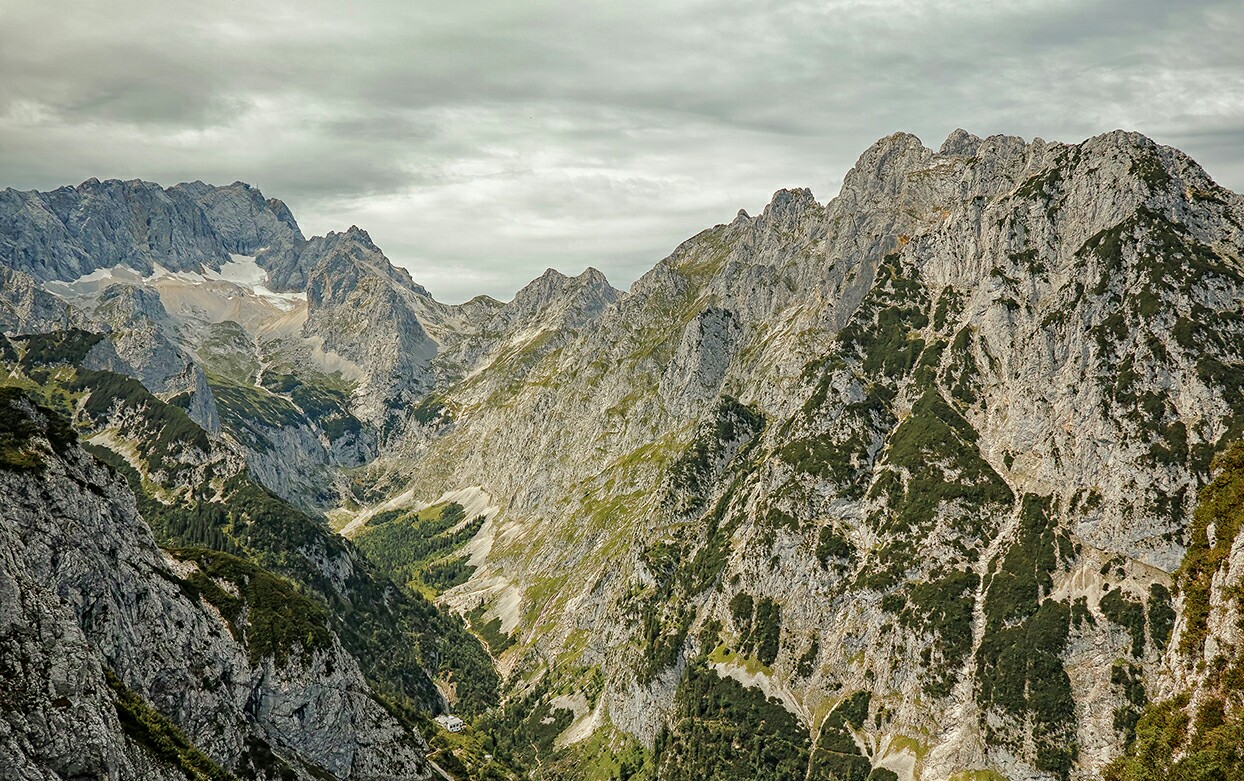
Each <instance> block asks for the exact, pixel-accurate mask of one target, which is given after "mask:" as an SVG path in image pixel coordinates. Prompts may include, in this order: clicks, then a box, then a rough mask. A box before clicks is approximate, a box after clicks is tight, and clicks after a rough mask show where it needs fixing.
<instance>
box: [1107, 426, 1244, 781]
mask: <svg viewBox="0 0 1244 781" xmlns="http://www.w3.org/2000/svg"><path fill="white" fill-rule="evenodd" d="M1214 466H1215V471H1216V473H1217V474H1216V475H1215V476H1214V480H1213V482H1211V483H1210V484H1209V485H1207V486H1206V487H1205V488H1203V489H1202V490H1201V494H1200V501H1199V504H1198V506H1197V509H1196V515H1195V517H1194V520H1193V522H1192V529H1191V541H1190V542H1189V545H1188V553H1187V556H1186V557H1185V558H1184V561H1183V564H1182V565H1180V568H1179V571H1178V572H1177V573H1176V574H1175V586H1176V589H1177V592H1176V593H1177V595H1178V602H1177V607H1178V609H1179V610H1178V616H1179V617H1178V620H1177V621H1176V622H1175V625H1174V634H1173V635H1172V637H1171V644H1170V650H1169V652H1168V654H1167V657H1166V659H1165V660H1164V665H1163V670H1162V674H1161V675H1160V676H1158V679H1157V683H1158V685H1157V687H1155V688H1156V689H1157V694H1158V695H1160V697H1155V698H1154V699H1155V700H1157V701H1156V702H1154V704H1152V705H1150V706H1149V707H1147V708H1146V709H1145V711H1144V713H1143V715H1142V716H1141V717H1140V719H1139V721H1138V723H1136V725H1135V732H1136V737H1135V744H1134V746H1132V747H1131V748H1130V750H1129V751H1128V756H1127V757H1126V758H1123V759H1120V760H1118V761H1116V762H1115V763H1114V764H1112V765H1111V766H1110V767H1109V768H1108V769H1107V771H1106V774H1105V775H1106V778H1108V779H1110V780H1111V781H1133V779H1146V778H1175V779H1184V778H1188V779H1213V778H1223V779H1234V778H1241V777H1244V589H1242V588H1241V583H1242V582H1244V535H1241V534H1240V531H1241V529H1242V528H1244V444H1239V443H1237V444H1236V445H1235V446H1234V447H1232V449H1231V450H1229V451H1227V452H1226V453H1224V454H1222V455H1221V456H1220V457H1219V458H1218V459H1217V460H1216V461H1215V464H1214ZM1172 617H1173V616H1172ZM1129 683H1130V682H1129ZM1134 685H1135V684H1132V686H1133V687H1134Z"/></svg>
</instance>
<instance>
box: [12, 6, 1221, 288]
mask: <svg viewBox="0 0 1244 781" xmlns="http://www.w3.org/2000/svg"><path fill="white" fill-rule="evenodd" d="M1240 29H1244V7H1241V6H1240V4H1239V3H1238V2H1234V1H1227V0H1223V1H1222V2H1210V1H1208V0H1207V1H1204V2H1185V3H1170V2H1156V0H1126V1H1125V0H1112V1H1110V2H1105V1H1099V2H1085V1H1084V0H1074V1H1073V0H1014V1H1012V2H990V1H987V0H923V1H922V2H914V1H912V0H816V1H815V2H813V1H804V0H769V1H767V2H766V1H765V0H750V1H747V2H745V1H744V0H716V1H714V2H710V1H709V0H681V1H679V2H674V1H672V0H666V2H659V3H658V2H647V3H639V2H637V3H629V4H621V3H615V2H592V1H591V0H578V1H577V2H568V1H566V0H524V2H521V3H515V2H513V1H512V0H480V1H478V2H472V3H469V4H459V5H458V6H445V5H443V4H433V3H429V2H426V1H420V2H409V0H392V1H391V2H371V3H365V4H362V3H360V4H345V5H343V4H339V3H328V2H322V1H320V0H314V1H312V2H306V1H304V2H299V3H296V4H295V3H239V2H234V0H200V2H196V3H193V4H191V3H181V2H167V0H164V1H163V2H156V1H155V0H138V1H137V2H134V1H131V2H120V1H119V0H76V1H75V2H65V1H64V0H49V2H46V3H29V2H17V0H0V74H2V76H3V78H0V185H9V186H14V187H19V188H32V187H33V188H40V189H43V188H50V187H55V186H57V185H60V184H65V183H73V182H78V181H81V180H83V179H85V178H87V177H90V176H97V177H100V178H104V177H120V178H144V179H150V180H154V181H159V182H161V183H164V184H171V183H174V182H177V181H183V180H187V179H204V180H206V181H214V182H220V183H227V182H231V181H233V180H235V179H242V180H245V181H249V182H252V183H254V184H256V185H258V186H259V187H260V188H261V189H263V191H264V192H265V193H266V194H267V195H269V196H276V197H280V198H283V199H284V200H286V201H287V202H288V203H289V204H290V206H291V207H292V208H293V209H294V212H295V214H296V215H297V216H298V218H299V220H300V222H301V223H303V227H304V230H306V231H308V232H316V233H319V232H324V231H326V230H332V229H340V228H343V227H345V226H348V225H350V224H352V223H353V224H359V225H362V226H364V227H366V228H367V229H368V230H369V232H370V233H371V234H372V236H373V238H375V239H376V241H377V243H379V244H380V246H382V247H383V248H384V249H385V251H386V253H387V254H388V255H389V256H390V257H391V258H392V259H393V260H394V261H395V262H397V263H400V264H402V265H405V266H407V267H409V268H410V269H411V270H412V272H413V273H414V274H415V276H416V278H418V279H419V280H420V281H421V282H423V283H425V284H426V285H428V286H429V287H430V288H431V289H432V290H433V291H434V292H435V293H437V294H438V296H440V297H442V298H445V299H447V300H461V299H464V298H467V297H470V296H471V295H474V294H476V293H490V294H492V295H496V296H498V297H508V296H509V295H510V294H512V293H513V291H514V290H515V289H517V288H518V287H520V286H521V285H522V284H523V283H524V282H526V281H527V280H528V279H530V278H532V277H533V276H535V275H536V274H538V273H539V272H540V271H542V270H543V269H544V268H545V267H546V266H554V267H558V268H561V269H562V270H564V271H567V272H572V273H573V272H577V271H578V270H580V269H581V268H582V267H584V266H586V265H589V264H590V265H596V266H598V267H600V268H602V269H603V270H605V271H606V273H607V274H609V276H610V278H611V279H612V280H613V281H614V282H615V284H629V282H630V281H631V280H632V279H634V278H635V277H636V276H637V275H638V274H640V273H642V271H644V270H645V269H647V268H648V267H650V266H651V265H652V264H653V263H654V262H655V261H656V260H658V259H659V258H660V257H662V256H663V255H665V254H666V253H668V251H669V250H670V249H672V248H673V247H674V246H675V245H676V244H677V243H678V242H679V241H681V240H682V239H683V238H685V237H686V236H688V235H691V234H693V233H695V232H697V231H698V230H700V229H701V228H703V227H707V226H709V225H712V224H714V223H716V222H722V221H726V220H729V219H730V218H731V217H732V216H733V214H734V212H735V211H736V210H737V209H738V208H740V207H744V208H747V209H748V210H750V211H756V210H757V209H759V208H760V207H761V206H763V204H764V203H765V202H766V201H767V200H768V197H769V195H770V194H771V193H772V191H773V190H775V189H777V188H779V187H785V186H809V187H811V188H812V189H813V190H814V192H816V194H817V195H818V196H819V197H821V198H822V199H824V198H826V197H829V196H831V195H832V194H833V193H834V192H835V191H836V189H837V187H838V186H839V184H840V181H841V177H842V175H843V173H845V171H846V170H847V168H849V167H850V165H851V164H852V162H853V161H854V159H855V157H856V156H857V155H858V154H859V152H860V151H862V150H863V149H864V148H865V147H866V146H867V145H868V144H869V143H871V142H872V141H874V140H875V139H876V138H878V137H880V136H883V135H885V134H888V133H890V132H893V131H894V130H899V129H903V130H909V131H912V132H915V133H917V134H918V135H920V136H921V137H922V138H923V139H924V140H925V142H926V143H928V144H930V145H936V144H938V143H940V140H941V139H942V138H943V137H944V136H945V135H946V134H947V133H949V132H950V131H951V130H952V129H954V128H955V127H959V126H962V127H966V128H968V129H969V130H971V131H973V132H976V133H978V134H989V133H1013V134H1018V135H1024V136H1028V137H1031V136H1042V137H1044V138H1050V139H1061V140H1069V141H1074V140H1079V139H1081V138H1084V137H1086V136H1088V135H1092V134H1095V133H1099V132H1104V131H1107V130H1111V129H1114V128H1115V127H1125V128H1128V129H1135V130H1140V131H1142V132H1145V133H1148V134H1149V135H1151V136H1153V137H1154V138H1156V139H1157V140H1159V141H1162V142H1164V143H1171V144H1174V145H1176V146H1180V147H1181V148H1183V149H1184V150H1185V151H1187V152H1188V153H1189V154H1191V155H1193V157H1195V158H1197V159H1198V160H1199V161H1200V162H1201V163H1202V164H1203V165H1205V166H1206V168H1207V169H1208V170H1209V171H1210V173H1211V174H1212V175H1214V176H1215V178H1217V179H1218V180H1219V181H1220V182H1222V183H1223V184H1225V185H1227V186H1229V187H1233V188H1234V189H1241V188H1244V156H1242V155H1241V153H1240V150H1241V145H1240V142H1241V140H1242V138H1244V55H1242V54H1241V52H1240V49H1241V47H1239V45H1238V40H1236V36H1235V32H1236V31H1238V30H1240Z"/></svg>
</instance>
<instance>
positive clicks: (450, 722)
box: [434, 713, 466, 732]
mask: <svg viewBox="0 0 1244 781" xmlns="http://www.w3.org/2000/svg"><path fill="white" fill-rule="evenodd" d="M434 721H436V723H437V724H439V725H441V726H442V727H444V728H445V729H447V730H449V731H450V732H461V731H462V728H463V727H465V726H466V722H464V721H463V720H462V719H460V718H458V717H457V716H451V715H450V714H448V713H442V714H441V715H439V716H437V717H436V718H435V719H434Z"/></svg>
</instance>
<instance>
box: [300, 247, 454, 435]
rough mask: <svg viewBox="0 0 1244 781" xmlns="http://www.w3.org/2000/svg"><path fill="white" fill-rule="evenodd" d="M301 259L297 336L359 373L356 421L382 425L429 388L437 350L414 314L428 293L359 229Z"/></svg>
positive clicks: (311, 248) (307, 250) (310, 252)
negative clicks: (304, 270)
mask: <svg viewBox="0 0 1244 781" xmlns="http://www.w3.org/2000/svg"><path fill="white" fill-rule="evenodd" d="M303 257H304V258H305V259H309V260H307V262H308V263H309V264H310V267H311V270H310V272H309V273H308V278H307V305H308V314H307V321H306V324H305V325H304V326H303V335H304V336H309V337H315V338H316V339H318V340H320V342H321V343H322V344H323V346H324V348H325V349H328V350H332V351H334V352H336V353H338V354H340V355H342V356H344V357H345V358H347V359H349V360H350V361H353V362H354V363H355V364H357V365H358V366H360V367H363V369H364V372H365V374H364V377H363V379H362V382H361V383H360V384H359V387H358V388H357V390H356V391H355V398H356V399H357V400H358V407H357V410H358V414H359V417H360V418H362V419H364V420H367V421H369V422H371V423H373V424H376V425H380V424H382V423H383V421H384V420H385V419H386V417H387V416H388V415H389V414H390V413H391V411H393V410H395V409H402V408H405V407H408V406H410V405H412V404H413V403H414V402H415V401H416V400H417V399H418V397H419V396H421V395H423V394H425V393H427V392H428V391H430V390H431V389H432V387H433V375H432V372H431V369H430V365H431V361H432V359H433V358H434V357H435V356H436V352H437V344H436V342H434V341H433V340H432V338H431V337H430V336H429V335H428V333H427V332H426V331H425V330H424V328H423V326H422V324H421V323H420V321H419V317H418V315H417V314H416V311H415V310H416V306H417V303H416V302H417V300H418V299H419V298H422V297H426V295H427V293H426V291H425V290H424V289H423V288H421V287H419V286H418V285H415V284H414V282H413V281H412V280H411V279H410V274H408V273H407V272H406V271H405V270H402V269H397V268H394V267H393V266H392V265H391V264H390V263H389V261H388V259H387V258H385V257H384V255H383V253H381V252H380V250H379V248H377V247H376V245H375V244H373V243H372V241H371V237H370V236H368V235H367V233H366V232H365V231H362V230H360V229H358V228H351V229H350V230H348V231H346V232H344V233H330V234H328V235H327V236H325V237H324V238H323V239H316V240H313V241H312V242H311V243H310V244H309V245H308V246H307V248H306V249H305V250H304V252H303Z"/></svg>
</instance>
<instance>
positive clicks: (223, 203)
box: [0, 179, 302, 289]
mask: <svg viewBox="0 0 1244 781" xmlns="http://www.w3.org/2000/svg"><path fill="white" fill-rule="evenodd" d="M301 241H302V234H301V233H300V232H299V230H298V226H297V224H296V223H294V220H293V217H292V215H290V212H289V209H288V208H286V206H285V204H283V203H281V202H280V201H275V200H274V201H271V202H269V201H265V200H264V198H263V196H262V195H260V193H259V191H258V190H255V189H254V188H252V187H250V186H249V185H245V184H242V183H241V182H236V183H234V184H232V185H230V186H228V187H212V186H210V185H205V184H203V183H202V182H193V183H190V184H181V185H177V186H176V187H170V188H167V189H164V188H161V187H160V186H159V185H157V184H153V183H151V182H143V181H138V180H133V181H128V182H122V181H118V180H116V179H110V180H108V181H104V182H101V181H99V180H97V179H89V180H87V181H85V182H83V183H82V184H80V185H78V186H77V187H61V188H59V189H57V190H53V191H51V192H46V193H41V192H35V191H29V192H21V191H18V190H13V189H11V188H9V189H6V190H4V191H3V192H0V257H3V258H4V259H5V263H6V265H9V266H10V267H12V268H17V269H20V270H22V271H25V272H27V273H29V274H30V275H31V276H33V277H34V278H35V279H37V280H39V281H40V282H46V281H48V280H73V279H77V278H78V277H81V276H83V275H86V274H89V273H90V272H92V271H95V270H97V269H107V268H111V267H113V266H117V265H121V266H128V267H129V268H132V269H134V270H136V271H138V272H141V273H142V274H144V275H147V274H151V273H152V272H153V271H154V268H155V265H157V264H158V265H160V266H162V267H164V268H166V269H169V270H171V271H188V272H196V271H198V270H199V269H200V268H201V267H208V268H212V269H219V268H220V264H221V263H224V262H226V261H228V259H229V254H230V253H237V254H242V255H253V254H256V252H257V251H258V250H260V249H266V250H267V251H268V252H269V253H270V254H271V258H272V263H273V265H274V266H277V267H280V268H281V269H282V274H281V284H282V285H285V286H288V285H289V284H290V283H289V282H287V281H286V279H287V277H296V276H297V275H296V272H295V271H285V270H284V269H285V268H286V267H287V266H290V265H291V264H292V265H294V266H296V263H295V262H292V261H289V260H287V259H286V258H287V257H288V256H292V255H293V254H294V249H295V248H296V246H297V245H298V244H299V243H301ZM295 281H296V280H295ZM282 289H283V288H282Z"/></svg>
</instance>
